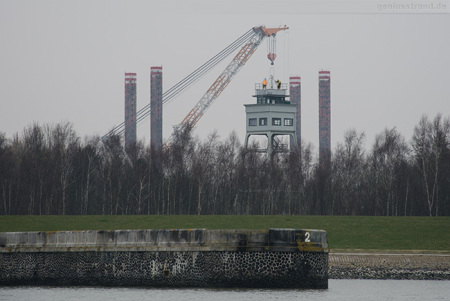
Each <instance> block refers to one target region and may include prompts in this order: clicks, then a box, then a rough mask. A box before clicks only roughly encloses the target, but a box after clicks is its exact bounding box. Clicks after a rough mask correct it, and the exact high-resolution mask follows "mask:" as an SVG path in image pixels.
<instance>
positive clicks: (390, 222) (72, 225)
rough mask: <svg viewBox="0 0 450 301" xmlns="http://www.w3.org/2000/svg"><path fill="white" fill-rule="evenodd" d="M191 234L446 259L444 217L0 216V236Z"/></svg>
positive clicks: (449, 234) (449, 228)
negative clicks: (279, 235)
mask: <svg viewBox="0 0 450 301" xmlns="http://www.w3.org/2000/svg"><path fill="white" fill-rule="evenodd" d="M191 228H208V229H268V228H300V229H323V230H326V231H327V233H328V243H329V247H330V249H331V250H332V251H340V250H343V251H350V250H351V251H364V252H367V251H368V252H379V251H389V252H395V251H400V252H401V251H403V250H404V251H408V252H419V253H421V252H429V251H432V252H435V253H436V252H437V253H450V217H433V218H431V217H367V216H192V215H191V216H186V215H182V216H176V215H173V216H136V215H134V216H123V215H121V216H0V232H18V231H63V230H66V231H67V230H116V229H191Z"/></svg>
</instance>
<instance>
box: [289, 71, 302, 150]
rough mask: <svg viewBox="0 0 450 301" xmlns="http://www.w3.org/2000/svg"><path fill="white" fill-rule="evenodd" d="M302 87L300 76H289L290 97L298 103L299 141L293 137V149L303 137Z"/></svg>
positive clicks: (296, 125)
mask: <svg viewBox="0 0 450 301" xmlns="http://www.w3.org/2000/svg"><path fill="white" fill-rule="evenodd" d="M301 93H302V87H301V79H300V76H291V77H290V78H289V99H290V101H291V104H295V105H297V111H296V117H295V119H296V123H295V132H296V136H297V141H294V139H292V137H291V149H292V148H293V147H294V146H300V141H301V139H302V125H301V118H302V117H301V116H302V96H301Z"/></svg>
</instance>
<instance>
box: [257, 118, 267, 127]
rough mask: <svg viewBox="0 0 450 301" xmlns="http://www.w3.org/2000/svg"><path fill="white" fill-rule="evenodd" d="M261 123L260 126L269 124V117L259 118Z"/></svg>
mask: <svg viewBox="0 0 450 301" xmlns="http://www.w3.org/2000/svg"><path fill="white" fill-rule="evenodd" d="M259 125H260V126H264V125H267V118H259Z"/></svg>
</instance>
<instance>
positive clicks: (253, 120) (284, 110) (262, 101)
mask: <svg viewBox="0 0 450 301" xmlns="http://www.w3.org/2000/svg"><path fill="white" fill-rule="evenodd" d="M287 88H288V85H287V84H280V86H279V88H278V87H274V85H273V81H272V82H271V83H269V85H268V86H267V88H264V87H263V85H262V84H255V95H253V97H256V104H246V105H244V106H245V113H246V124H247V126H246V137H245V148H246V149H249V148H248V147H249V139H250V137H251V136H253V135H259V136H265V137H266V138H267V144H266V147H258V148H256V149H252V150H253V151H257V152H262V153H267V155H268V156H269V157H271V156H272V154H273V153H281V152H289V143H285V144H283V143H281V142H280V141H279V140H277V139H276V136H283V135H289V136H291V137H292V139H293V140H294V141H296V139H297V134H296V130H295V124H296V123H297V121H296V111H297V105H296V104H291V103H290V101H289V100H287V98H288V97H289V95H288V94H286V93H287ZM287 142H289V140H288V141H287Z"/></svg>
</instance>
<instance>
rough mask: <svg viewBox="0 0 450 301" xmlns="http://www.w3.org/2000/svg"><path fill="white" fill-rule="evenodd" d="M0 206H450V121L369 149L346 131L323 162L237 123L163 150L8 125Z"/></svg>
mask: <svg viewBox="0 0 450 301" xmlns="http://www.w3.org/2000/svg"><path fill="white" fill-rule="evenodd" d="M0 201H1V203H0V214H1V215H9V214H33V215H41V214H77V215H78V214H80V215H84V214H102V215H105V214H108V215H110V214H158V215H160V214H261V215H266V214H334V215H385V216H386V215H394V216H399V215H430V216H440V215H447V216H448V215H450V121H449V119H448V118H442V116H441V115H437V116H436V117H435V118H434V119H433V120H430V119H428V118H427V117H426V116H424V117H422V119H421V120H420V121H419V123H418V124H417V125H416V127H415V129H414V135H413V137H412V138H411V139H410V141H409V142H408V141H406V139H405V138H404V137H403V136H402V135H401V134H400V133H399V132H398V131H397V130H396V129H395V128H392V129H385V130H384V131H383V132H381V133H380V134H379V135H377V136H376V138H375V141H374V142H373V144H372V146H371V148H370V149H369V150H366V148H365V137H364V133H362V132H358V131H357V130H349V131H347V133H346V134H345V136H344V139H343V142H341V143H339V144H338V145H337V147H336V148H335V149H334V150H333V152H332V158H331V161H330V162H325V163H324V162H320V163H319V161H318V160H317V156H316V155H315V153H314V149H313V147H312V145H311V144H306V143H302V145H300V146H298V147H297V148H296V149H295V150H294V151H292V152H291V153H289V154H277V155H275V156H274V157H273V158H269V159H268V158H267V157H266V156H265V155H261V154H258V153H255V152H251V151H245V150H244V149H243V148H242V146H241V144H240V141H239V139H238V137H237V135H236V134H235V133H232V134H231V135H230V136H229V137H228V138H227V139H226V140H225V141H220V140H219V137H218V136H217V135H216V134H215V133H212V134H211V135H210V136H209V137H208V139H205V140H204V141H200V140H199V139H198V138H194V137H193V136H192V135H191V133H189V132H176V133H175V136H174V139H173V141H172V143H171V144H170V145H168V146H166V147H165V148H164V149H163V150H162V151H161V152H155V151H153V150H151V149H150V148H149V147H144V146H143V145H142V143H137V144H136V145H135V146H134V147H132V148H130V149H128V150H127V151H126V152H125V151H124V149H123V144H122V141H121V139H120V137H118V136H111V137H109V138H108V139H106V140H104V141H100V139H99V138H98V137H90V138H89V137H88V138H85V139H84V140H82V139H80V138H79V137H78V136H77V135H76V133H75V131H74V129H73V127H72V125H71V124H69V123H62V124H57V125H43V126H41V125H39V124H33V125H31V126H29V127H27V128H26V129H25V130H24V131H23V134H22V135H21V136H19V135H16V136H14V137H12V138H11V139H8V138H7V137H6V136H5V135H4V134H1V133H0Z"/></svg>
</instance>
